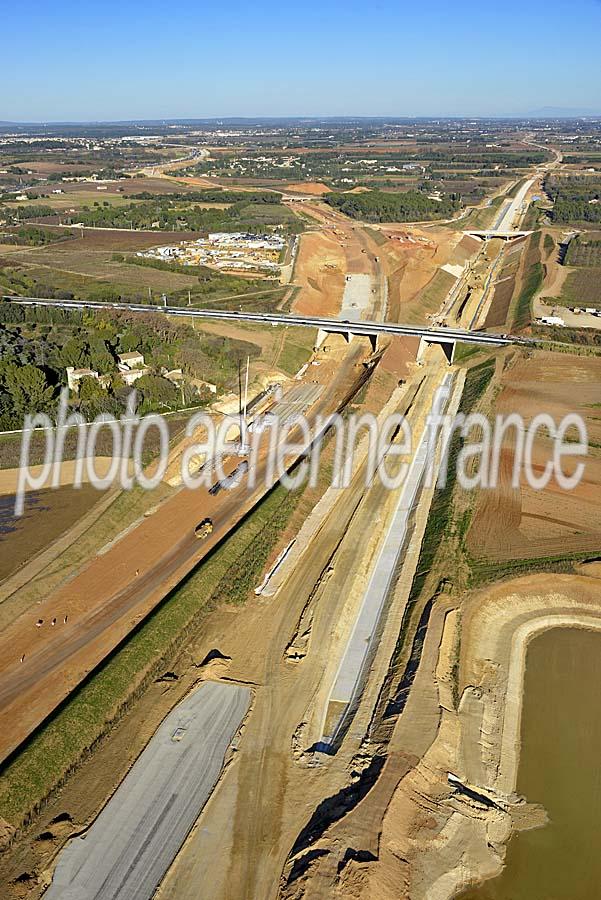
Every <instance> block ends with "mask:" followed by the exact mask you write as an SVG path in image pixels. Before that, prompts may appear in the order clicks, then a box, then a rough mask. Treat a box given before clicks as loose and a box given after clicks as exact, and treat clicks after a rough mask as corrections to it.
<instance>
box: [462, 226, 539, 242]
mask: <svg viewBox="0 0 601 900" xmlns="http://www.w3.org/2000/svg"><path fill="white" fill-rule="evenodd" d="M463 233H464V234H467V235H469V237H478V238H481V239H482V240H483V241H489V240H491V239H492V238H500V239H501V240H502V241H514V240H515V239H516V238H523V237H528V235H529V234H532V232H531V231H496V230H495V229H494V228H488V229H485V230H483V231H464V232H463Z"/></svg>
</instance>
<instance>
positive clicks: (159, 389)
mask: <svg viewBox="0 0 601 900" xmlns="http://www.w3.org/2000/svg"><path fill="white" fill-rule="evenodd" d="M136 389H137V390H138V391H139V392H140V393H141V394H142V396H143V397H144V403H145V404H146V405H147V406H148V407H152V408H156V407H173V406H176V405H177V401H178V396H179V395H178V391H177V388H176V387H175V385H174V384H172V383H171V382H170V381H169V379H168V378H162V377H161V376H160V375H142V377H141V378H138V380H137V381H136Z"/></svg>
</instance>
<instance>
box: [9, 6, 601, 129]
mask: <svg viewBox="0 0 601 900" xmlns="http://www.w3.org/2000/svg"><path fill="white" fill-rule="evenodd" d="M2 25H3V28H2V33H3V41H2V75H1V77H0V120H10V121H43V120H45V121H57V120H63V121H64V120H99V119H105V120H106V119H111V120H116V119H132V118H142V119H143V118H164V117H165V118H178V117H181V118H183V117H190V118H194V117H198V118H202V117H212V116H250V117H252V116H270V115H272V116H278V115H300V116H302V115H315V116H326V115H332V116H337V115H383V116H402V115H409V116H412V115H426V116H428V115H470V116H476V115H505V114H509V115H513V114H517V115H519V114H522V113H528V112H531V111H533V110H536V109H539V108H541V107H549V106H552V107H564V108H565V107H569V108H578V109H593V110H597V111H600V112H601V54H600V53H599V35H600V34H601V0H573V2H572V3H566V2H559V0H545V2H542V0H522V2H517V0H506V2H505V3H504V4H493V3H486V2H483V3H477V2H475V0H468V2H465V0H464V2H461V0H458V2H457V3H453V2H451V0H430V2H427V3H423V2H408V3H402V2H398V0H372V2H371V3H369V2H361V3H358V2H355V0H349V2H347V3H343V2H338V0H305V2H304V3H294V4H293V3H290V2H281V3H276V2H273V0H257V2H255V3H252V2H239V0H233V2H229V3H228V2H222V3H210V4H209V3H205V2H180V3H178V4H169V3H165V2H161V3H159V2H156V0H148V2H145V3H142V2H138V0H136V2H128V0H123V2H121V3H117V2H114V0H106V2H104V3H102V4H100V3H89V2H86V0H80V2H61V0H58V2H55V3H48V2H44V3H38V2H35V3H25V4H24V5H20V4H13V3H11V4H9V3H6V4H5V10H4V13H3V16H2Z"/></svg>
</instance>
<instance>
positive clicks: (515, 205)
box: [494, 178, 535, 232]
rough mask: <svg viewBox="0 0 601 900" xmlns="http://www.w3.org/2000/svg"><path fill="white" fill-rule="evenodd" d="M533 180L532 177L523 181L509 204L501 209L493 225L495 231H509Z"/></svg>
mask: <svg viewBox="0 0 601 900" xmlns="http://www.w3.org/2000/svg"><path fill="white" fill-rule="evenodd" d="M534 181H535V179H534V178H529V179H528V181H526V182H524V184H523V185H522V186H521V188H520V189H519V191H518V192H517V194H516V195H515V197H514V198H513V199H512V200H511V202H510V203H509V205H508V206H507V207H505V208H504V209H503V212H502V213H501V215H500V216H499V219H498V220H497V222H496V224H495V226H494V230H495V231H501V232H508V231H511V229H512V228H513V226H514V222H515V218H516V216H517V215H518V213H520V212H521V210H522V206H523V205H524V201H525V199H526V195H527V193H528V191H529V190H530V188H531V187H532V185H533V184H534Z"/></svg>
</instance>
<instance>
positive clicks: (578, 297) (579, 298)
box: [559, 267, 601, 309]
mask: <svg viewBox="0 0 601 900" xmlns="http://www.w3.org/2000/svg"><path fill="white" fill-rule="evenodd" d="M559 303H561V304H562V305H564V306H590V307H591V308H592V307H595V308H596V309H601V267H598V268H579V269H576V270H575V271H574V272H570V273H569V275H568V277H567V278H566V280H565V282H564V284H563V288H562V291H561V297H560V298H559Z"/></svg>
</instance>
